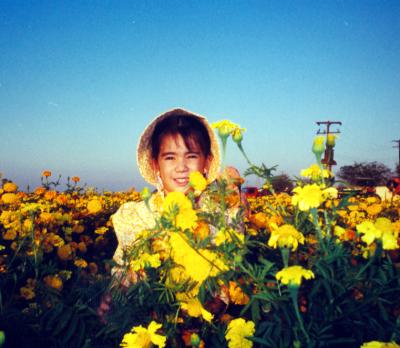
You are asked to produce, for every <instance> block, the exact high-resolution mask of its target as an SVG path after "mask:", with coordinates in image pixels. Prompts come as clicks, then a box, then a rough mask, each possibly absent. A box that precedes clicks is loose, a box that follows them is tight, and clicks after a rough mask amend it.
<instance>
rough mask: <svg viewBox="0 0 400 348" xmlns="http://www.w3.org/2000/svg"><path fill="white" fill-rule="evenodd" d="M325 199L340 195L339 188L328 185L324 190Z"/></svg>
mask: <svg viewBox="0 0 400 348" xmlns="http://www.w3.org/2000/svg"><path fill="white" fill-rule="evenodd" d="M322 195H323V197H324V200H326V199H336V198H337V197H338V190H337V188H335V187H328V188H326V189H325V190H323V191H322Z"/></svg>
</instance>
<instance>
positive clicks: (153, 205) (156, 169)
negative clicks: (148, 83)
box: [112, 109, 239, 280]
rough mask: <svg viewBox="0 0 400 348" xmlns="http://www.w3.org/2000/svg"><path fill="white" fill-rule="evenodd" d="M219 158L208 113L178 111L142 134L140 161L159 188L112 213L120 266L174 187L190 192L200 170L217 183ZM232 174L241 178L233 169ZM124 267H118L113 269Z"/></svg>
mask: <svg viewBox="0 0 400 348" xmlns="http://www.w3.org/2000/svg"><path fill="white" fill-rule="evenodd" d="M219 161H220V152H219V145H218V140H217V138H216V136H215V133H214V131H213V129H212V128H211V126H210V125H209V123H208V122H207V120H206V119H205V118H204V117H202V116H199V115H196V114H194V113H192V112H189V111H186V110H183V109H173V110H170V111H167V112H165V113H163V114H162V115H160V116H159V117H157V118H156V119H155V120H154V121H153V122H151V123H150V125H149V126H148V127H147V128H146V129H145V131H144V133H143V134H142V136H141V137H140V140H139V145H138V149H137V162H138V167H139V170H140V173H141V174H142V176H143V178H144V179H145V180H146V181H147V182H148V183H150V184H151V185H153V186H155V187H156V189H157V190H156V192H155V193H153V194H152V196H151V198H150V200H149V202H148V206H146V203H145V202H144V201H141V202H127V203H125V204H123V205H122V206H121V207H120V209H119V210H118V211H117V212H116V213H115V214H114V215H113V216H112V222H113V225H114V230H115V233H116V236H117V239H118V247H117V249H116V251H115V254H114V261H115V262H116V263H117V265H119V266H123V263H124V252H125V250H126V249H127V248H128V247H129V246H130V245H131V244H132V243H133V242H134V240H135V236H136V235H137V234H138V233H139V232H141V231H143V230H148V229H151V228H153V227H154V226H155V223H156V221H155V220H156V219H157V218H158V217H159V216H160V208H161V205H162V201H163V198H164V197H165V195H166V194H168V193H170V192H174V191H180V192H183V193H187V192H188V190H189V189H190V185H189V175H190V173H192V172H195V171H198V172H200V173H202V174H203V175H204V176H205V177H206V178H207V181H208V182H209V183H211V182H213V181H214V180H215V179H216V178H217V177H218V175H219ZM229 175H230V176H231V177H239V174H238V172H237V171H235V170H232V169H230V174H229ZM149 208H150V209H149ZM122 269H123V267H118V266H117V267H114V269H113V273H115V272H116V271H117V272H119V271H120V270H122ZM124 278H125V277H123V279H124ZM124 280H127V279H124Z"/></svg>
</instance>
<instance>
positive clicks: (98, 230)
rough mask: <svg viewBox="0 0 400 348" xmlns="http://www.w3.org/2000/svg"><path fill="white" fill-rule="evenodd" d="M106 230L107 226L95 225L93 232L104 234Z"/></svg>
mask: <svg viewBox="0 0 400 348" xmlns="http://www.w3.org/2000/svg"><path fill="white" fill-rule="evenodd" d="M107 231H108V227H105V226H102V227H97V228H96V229H95V230H94V233H96V234H104V233H106V232H107Z"/></svg>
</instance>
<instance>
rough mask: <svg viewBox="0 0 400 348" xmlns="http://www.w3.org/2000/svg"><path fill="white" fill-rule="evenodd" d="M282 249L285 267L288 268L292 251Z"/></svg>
mask: <svg viewBox="0 0 400 348" xmlns="http://www.w3.org/2000/svg"><path fill="white" fill-rule="evenodd" d="M280 249H281V255H282V261H283V265H284V266H285V268H286V267H288V266H289V255H290V249H289V248H280Z"/></svg>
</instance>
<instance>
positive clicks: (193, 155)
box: [187, 153, 199, 158]
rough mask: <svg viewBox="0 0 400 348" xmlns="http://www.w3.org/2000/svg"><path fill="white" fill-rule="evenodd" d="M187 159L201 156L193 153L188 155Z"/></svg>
mask: <svg viewBox="0 0 400 348" xmlns="http://www.w3.org/2000/svg"><path fill="white" fill-rule="evenodd" d="M187 157H188V158H198V157H199V156H198V155H196V154H194V153H193V154H190V155H188V156H187Z"/></svg>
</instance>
